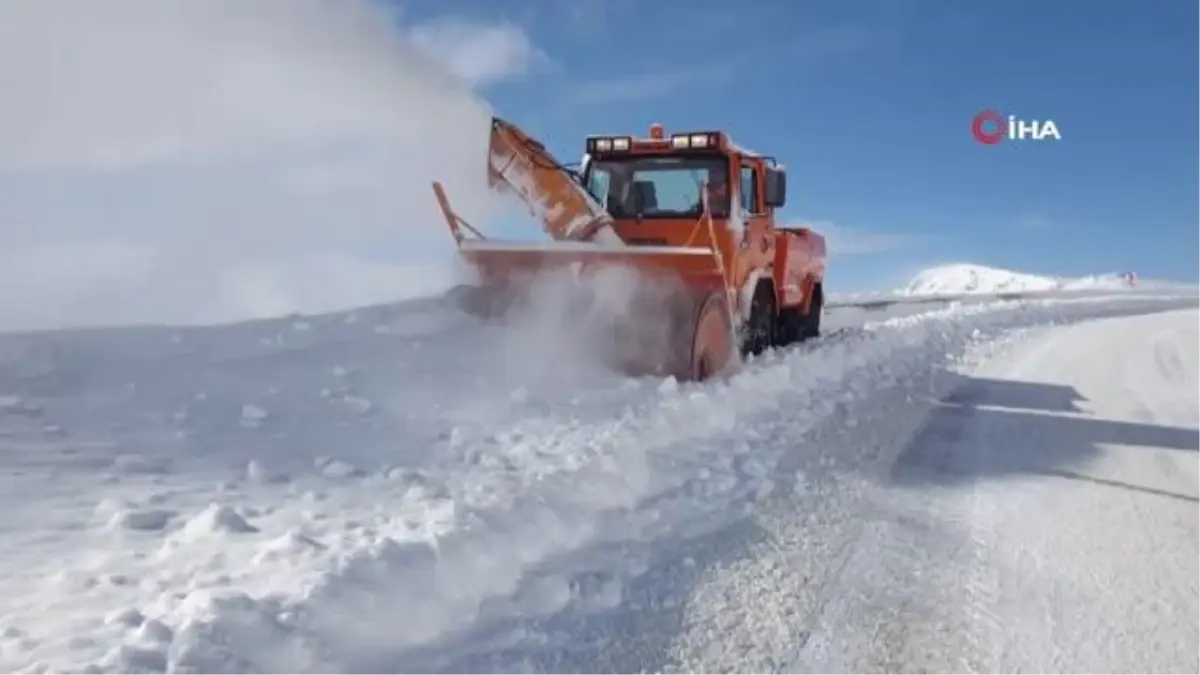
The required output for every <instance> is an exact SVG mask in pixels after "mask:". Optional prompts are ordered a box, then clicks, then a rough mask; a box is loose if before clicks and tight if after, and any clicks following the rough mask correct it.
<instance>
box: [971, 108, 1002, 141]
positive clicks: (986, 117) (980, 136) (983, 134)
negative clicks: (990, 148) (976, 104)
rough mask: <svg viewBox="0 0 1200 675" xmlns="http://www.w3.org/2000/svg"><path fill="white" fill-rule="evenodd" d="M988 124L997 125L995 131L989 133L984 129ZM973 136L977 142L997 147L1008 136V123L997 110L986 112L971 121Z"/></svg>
mask: <svg viewBox="0 0 1200 675" xmlns="http://www.w3.org/2000/svg"><path fill="white" fill-rule="evenodd" d="M988 122H991V123H992V124H993V125H995V127H996V128H995V130H994V131H987V130H986V129H984V128H983V127H984V125H985V124H987V123H988ZM971 134H972V135H974V136H975V140H977V141H979V142H980V143H983V144H984V145H995V144H997V143H999V142H1000V141H1002V140H1004V139H1005V138H1006V137H1007V136H1008V123H1007V122H1006V121H1005V119H1004V116H1003V115H1001V114H1000V113H998V112H996V111H995V110H984V111H983V112H981V113H979V114H978V115H976V116H975V119H973V120H971Z"/></svg>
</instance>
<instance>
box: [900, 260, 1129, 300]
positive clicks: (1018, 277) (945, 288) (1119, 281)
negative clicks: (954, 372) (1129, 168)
mask: <svg viewBox="0 0 1200 675" xmlns="http://www.w3.org/2000/svg"><path fill="white" fill-rule="evenodd" d="M1129 286H1130V284H1129V281H1128V279H1127V278H1126V277H1125V276H1124V275H1121V274H1103V275H1091V276H1087V277H1080V278H1074V279H1072V278H1060V277H1049V276H1042V275H1037V274H1028V273H1024V272H1014V271H1012V270H1005V269H999V268H994V267H986V266H983V265H973V264H969V263H956V264H950V265H941V266H938V267H931V268H929V269H926V270H922V271H921V272H920V273H918V274H917V275H916V276H915V277H913V279H912V281H910V282H908V284H907V285H905V286H904V287H903V288H901V289H899V291H898V292H899V293H900V294H902V295H955V294H964V293H978V294H990V293H1013V292H1038V291H1055V290H1088V289H1120V288H1128V287H1129Z"/></svg>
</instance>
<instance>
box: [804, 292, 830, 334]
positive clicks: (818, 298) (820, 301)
mask: <svg viewBox="0 0 1200 675" xmlns="http://www.w3.org/2000/svg"><path fill="white" fill-rule="evenodd" d="M821 286H822V285H821V284H817V285H816V286H813V297H812V302H811V303H809V305H808V314H805V315H804V317H803V319H802V328H801V330H802V333H801V335H800V339H801V340H808V339H811V338H815V337H817V336H819V335H820V334H821V312H822V310H823V309H824V307H825V291H824V289H823V288H822V287H821Z"/></svg>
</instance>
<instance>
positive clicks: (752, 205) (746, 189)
mask: <svg viewBox="0 0 1200 675" xmlns="http://www.w3.org/2000/svg"><path fill="white" fill-rule="evenodd" d="M738 201H739V202H741V204H742V210H743V211H745V212H746V213H758V175H757V174H756V173H755V172H754V167H753V166H750V165H747V164H743V165H742V171H741V189H740V192H739V194H738Z"/></svg>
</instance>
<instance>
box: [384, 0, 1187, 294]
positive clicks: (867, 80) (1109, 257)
mask: <svg viewBox="0 0 1200 675" xmlns="http://www.w3.org/2000/svg"><path fill="white" fill-rule="evenodd" d="M403 11H404V13H405V15H406V19H408V20H414V21H427V20H429V19H430V18H433V17H436V16H446V15H453V16H456V17H463V18H465V19H468V20H471V21H478V22H509V23H511V24H512V25H514V26H516V27H519V28H520V29H521V30H522V31H524V34H525V35H526V36H527V38H528V40H529V41H530V43H531V44H532V46H533V48H535V49H536V55H535V58H534V59H532V60H531V62H530V63H529V67H528V68H527V69H526V72H524V73H523V74H522V76H521V77H519V78H509V79H504V80H500V81H497V82H493V83H491V84H488V85H486V86H484V88H483V89H482V93H483V95H484V96H485V97H486V98H487V100H488V101H489V102H490V103H491V104H492V105H493V106H494V107H495V109H496V112H497V113H498V114H499V115H501V116H504V117H507V118H509V119H512V120H513V121H515V122H517V123H518V124H520V125H521V126H523V127H525V128H526V129H527V130H529V131H530V132H531V133H533V134H535V135H537V136H539V137H541V138H542V140H544V141H546V142H547V143H548V145H549V146H550V148H551V149H552V150H553V151H554V152H555V154H557V155H558V156H559V157H560V158H562V159H564V160H570V161H575V160H577V159H578V158H579V156H580V154H581V152H582V146H583V138H584V137H585V136H586V135H588V134H591V133H604V132H627V131H643V130H645V129H646V128H647V127H648V125H649V123H650V122H652V121H660V122H662V123H663V124H664V125H665V126H666V127H667V128H668V130H670V129H679V130H682V129H684V128H712V127H720V128H723V129H725V130H727V131H729V132H730V133H731V134H732V135H733V136H734V137H735V138H736V139H737V140H738V142H740V143H742V144H743V145H747V146H749V147H752V148H754V149H756V150H759V151H762V152H767V153H770V154H774V155H776V156H777V157H778V158H779V159H780V161H782V162H784V163H786V164H787V165H788V167H789V170H790V178H789V180H790V195H789V201H790V203H789V205H788V207H787V209H786V210H785V212H784V214H783V215H784V217H785V218H787V219H789V220H805V221H810V222H814V223H821V224H823V226H824V227H826V228H828V229H829V231H830V234H831V239H832V241H833V243H834V244H835V248H836V249H837V252H838V253H839V255H838V256H837V259H836V260H835V261H833V262H832V265H831V272H830V274H831V277H834V278H835V279H837V280H838V281H839V282H840V283H841V285H842V287H843V289H844V290H854V289H867V288H879V287H881V286H894V285H896V284H898V283H902V282H903V281H904V280H905V279H906V278H907V277H908V276H909V275H911V274H912V273H913V272H914V271H916V270H917V269H920V268H922V267H925V266H928V265H931V264H938V263H944V262H957V261H971V262H977V263H981V264H988V265H995V266H1000V267H1008V268H1015V269H1022V270H1028V271H1033V272H1042V273H1048V274H1058V275H1083V274H1089V273H1097V272H1108V271H1118V270H1127V269H1132V270H1137V271H1138V272H1139V273H1140V274H1141V275H1142V276H1144V277H1155V278H1170V279H1177V280H1184V281H1193V282H1194V281H1196V280H1197V277H1198V276H1200V266H1198V262H1197V261H1198V257H1197V251H1198V249H1200V242H1198V240H1197V236H1198V229H1200V216H1198V214H1197V204H1198V198H1197V192H1196V189H1197V185H1198V182H1200V181H1198V176H1197V155H1196V150H1197V146H1198V138H1197V125H1196V123H1195V120H1196V119H1197V116H1198V115H1197V96H1196V88H1195V87H1196V83H1197V71H1196V63H1197V61H1196V54H1197V45H1196V42H1195V35H1196V33H1195V27H1196V25H1197V21H1198V17H1197V6H1196V4H1195V3H1194V2H1190V1H1184V0H1161V1H1159V2H1136V1H1135V0H1089V2H1086V3H1084V2H1077V3H1072V2H1056V3H1053V2H1040V3H1039V2H1031V1H1026V0H1014V1H1010V2H1005V3H977V2H961V1H953V0H845V1H839V2H804V1H800V0H794V1H791V2H766V1H761V2H755V3H737V4H734V3H713V2H708V1H707V0H690V1H684V0H657V1H656V2H633V1H632V0H573V1H572V2H566V3H564V2H555V1H553V0H517V1H516V2H505V3H498V2H483V1H482V0H438V1H437V2H423V1H421V2H409V3H403ZM985 108H994V109H998V110H1000V111H1002V112H1004V113H1006V114H1014V115H1016V116H1017V117H1019V118H1022V119H1043V120H1044V119H1047V118H1049V119H1053V120H1054V121H1055V123H1056V124H1057V125H1058V127H1059V130H1060V131H1061V133H1062V136H1063V139H1062V140H1061V141H1059V142H1043V143H1036V142H1028V141H1027V142H1024V143H1007V144H1002V145H1000V146H995V147H988V146H983V145H980V144H978V143H976V142H975V141H974V140H973V138H972V136H971V133H970V123H971V118H972V117H973V116H974V115H975V113H976V112H978V111H980V110H982V109H985Z"/></svg>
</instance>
